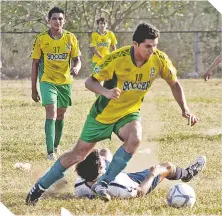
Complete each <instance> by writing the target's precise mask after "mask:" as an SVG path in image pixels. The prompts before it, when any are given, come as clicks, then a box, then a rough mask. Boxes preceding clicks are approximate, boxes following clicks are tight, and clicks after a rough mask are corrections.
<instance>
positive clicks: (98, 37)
mask: <svg viewBox="0 0 222 216" xmlns="http://www.w3.org/2000/svg"><path fill="white" fill-rule="evenodd" d="M116 44H117V40H116V36H115V34H114V33H113V32H112V31H106V33H105V34H100V33H99V32H93V33H92V35H91V44H90V47H96V49H97V51H98V52H99V53H100V54H101V55H102V57H104V56H106V55H107V54H109V53H110V46H111V45H116ZM100 60H101V59H100V58H99V56H97V55H96V54H94V55H93V58H92V62H96V63H98V62H99V61H100Z"/></svg>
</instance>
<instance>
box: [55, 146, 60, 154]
mask: <svg viewBox="0 0 222 216" xmlns="http://www.w3.org/2000/svg"><path fill="white" fill-rule="evenodd" d="M54 151H55V153H56V154H59V155H60V153H61V152H60V148H59V146H58V147H55V148H54Z"/></svg>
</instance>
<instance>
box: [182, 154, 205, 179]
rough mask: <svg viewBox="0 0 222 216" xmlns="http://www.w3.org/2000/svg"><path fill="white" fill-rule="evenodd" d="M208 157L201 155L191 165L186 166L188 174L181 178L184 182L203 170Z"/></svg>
mask: <svg viewBox="0 0 222 216" xmlns="http://www.w3.org/2000/svg"><path fill="white" fill-rule="evenodd" d="M206 162H207V159H206V157H205V156H202V155H201V156H199V157H197V158H196V160H195V161H193V162H192V163H191V164H190V166H189V167H187V168H186V170H187V171H188V174H187V176H184V177H183V178H182V179H181V180H182V181H183V182H188V181H190V180H191V179H192V178H193V177H194V176H196V175H197V174H198V173H199V172H200V171H202V170H203V169H204V167H205V165H206Z"/></svg>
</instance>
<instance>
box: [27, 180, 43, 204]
mask: <svg viewBox="0 0 222 216" xmlns="http://www.w3.org/2000/svg"><path fill="white" fill-rule="evenodd" d="M44 192H45V189H43V188H42V187H41V186H40V185H39V184H37V183H36V184H35V185H34V186H33V187H32V189H31V190H30V191H29V193H28V196H27V197H26V199H25V202H26V205H35V204H36V203H37V202H38V200H39V198H40V197H41V196H42V195H43V193H44Z"/></svg>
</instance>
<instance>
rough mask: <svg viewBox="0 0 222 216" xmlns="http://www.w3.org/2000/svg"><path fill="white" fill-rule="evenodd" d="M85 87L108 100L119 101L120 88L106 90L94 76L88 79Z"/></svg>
mask: <svg viewBox="0 0 222 216" xmlns="http://www.w3.org/2000/svg"><path fill="white" fill-rule="evenodd" d="M85 87H86V88H87V89H89V90H90V91H92V92H95V93H97V94H100V95H103V96H105V97H106V98H108V99H113V100H115V99H118V98H119V97H120V93H121V91H120V89H119V88H113V89H107V88H104V87H103V86H101V84H100V83H99V82H98V80H97V79H95V78H94V77H92V76H90V77H88V78H87V80H86V81H85Z"/></svg>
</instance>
